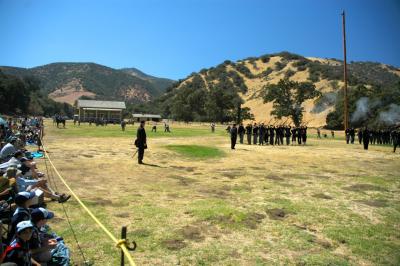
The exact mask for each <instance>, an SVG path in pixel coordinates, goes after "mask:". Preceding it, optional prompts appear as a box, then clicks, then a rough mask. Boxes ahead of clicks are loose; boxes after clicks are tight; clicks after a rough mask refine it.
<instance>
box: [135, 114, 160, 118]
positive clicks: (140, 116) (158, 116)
mask: <svg viewBox="0 0 400 266" xmlns="http://www.w3.org/2000/svg"><path fill="white" fill-rule="evenodd" d="M132 116H133V118H161V115H152V114H132Z"/></svg>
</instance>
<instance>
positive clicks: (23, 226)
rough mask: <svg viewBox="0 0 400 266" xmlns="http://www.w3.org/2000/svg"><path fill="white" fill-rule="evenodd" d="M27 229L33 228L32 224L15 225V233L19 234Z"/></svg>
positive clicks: (25, 222)
mask: <svg viewBox="0 0 400 266" xmlns="http://www.w3.org/2000/svg"><path fill="white" fill-rule="evenodd" d="M27 228H33V224H32V223H31V221H22V222H19V223H18V224H17V233H20V232H21V231H23V230H25V229H27Z"/></svg>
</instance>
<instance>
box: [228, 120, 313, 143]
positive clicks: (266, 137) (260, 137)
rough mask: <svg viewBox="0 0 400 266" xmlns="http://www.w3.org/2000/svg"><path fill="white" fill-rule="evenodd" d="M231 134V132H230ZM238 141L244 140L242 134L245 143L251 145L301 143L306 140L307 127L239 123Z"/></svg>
mask: <svg viewBox="0 0 400 266" xmlns="http://www.w3.org/2000/svg"><path fill="white" fill-rule="evenodd" d="M231 134H232V132H231ZM237 134H238V135H239V141H240V143H241V144H243V142H244V135H246V137H247V144H248V145H251V144H254V145H257V144H258V145H284V141H285V142H286V145H290V144H292V145H293V144H295V143H297V144H299V145H301V144H303V145H305V144H306V142H307V127H306V126H301V127H291V126H285V125H279V126H275V125H264V123H260V124H257V123H254V124H253V125H252V124H247V125H246V127H244V126H243V124H240V125H239V127H238V129H237Z"/></svg>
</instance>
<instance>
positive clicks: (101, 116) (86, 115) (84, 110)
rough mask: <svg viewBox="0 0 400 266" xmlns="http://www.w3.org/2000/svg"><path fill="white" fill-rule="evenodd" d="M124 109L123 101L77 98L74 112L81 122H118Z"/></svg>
mask: <svg viewBox="0 0 400 266" xmlns="http://www.w3.org/2000/svg"><path fill="white" fill-rule="evenodd" d="M125 109H126V106H125V102H114V101H94V100H78V101H77V104H76V114H77V115H78V120H79V121H81V122H89V121H92V122H94V121H97V120H103V121H105V120H106V121H108V122H116V123H119V122H121V120H122V111H123V110H125Z"/></svg>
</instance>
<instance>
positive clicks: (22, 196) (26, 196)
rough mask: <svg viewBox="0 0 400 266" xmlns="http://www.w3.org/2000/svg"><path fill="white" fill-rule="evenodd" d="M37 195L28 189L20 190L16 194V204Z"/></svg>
mask: <svg viewBox="0 0 400 266" xmlns="http://www.w3.org/2000/svg"><path fill="white" fill-rule="evenodd" d="M35 196H36V194H35V192H28V191H24V192H19V193H18V194H17V195H16V196H15V203H16V204H22V203H25V202H26V201H28V200H30V199H33V198H34V197H35Z"/></svg>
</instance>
